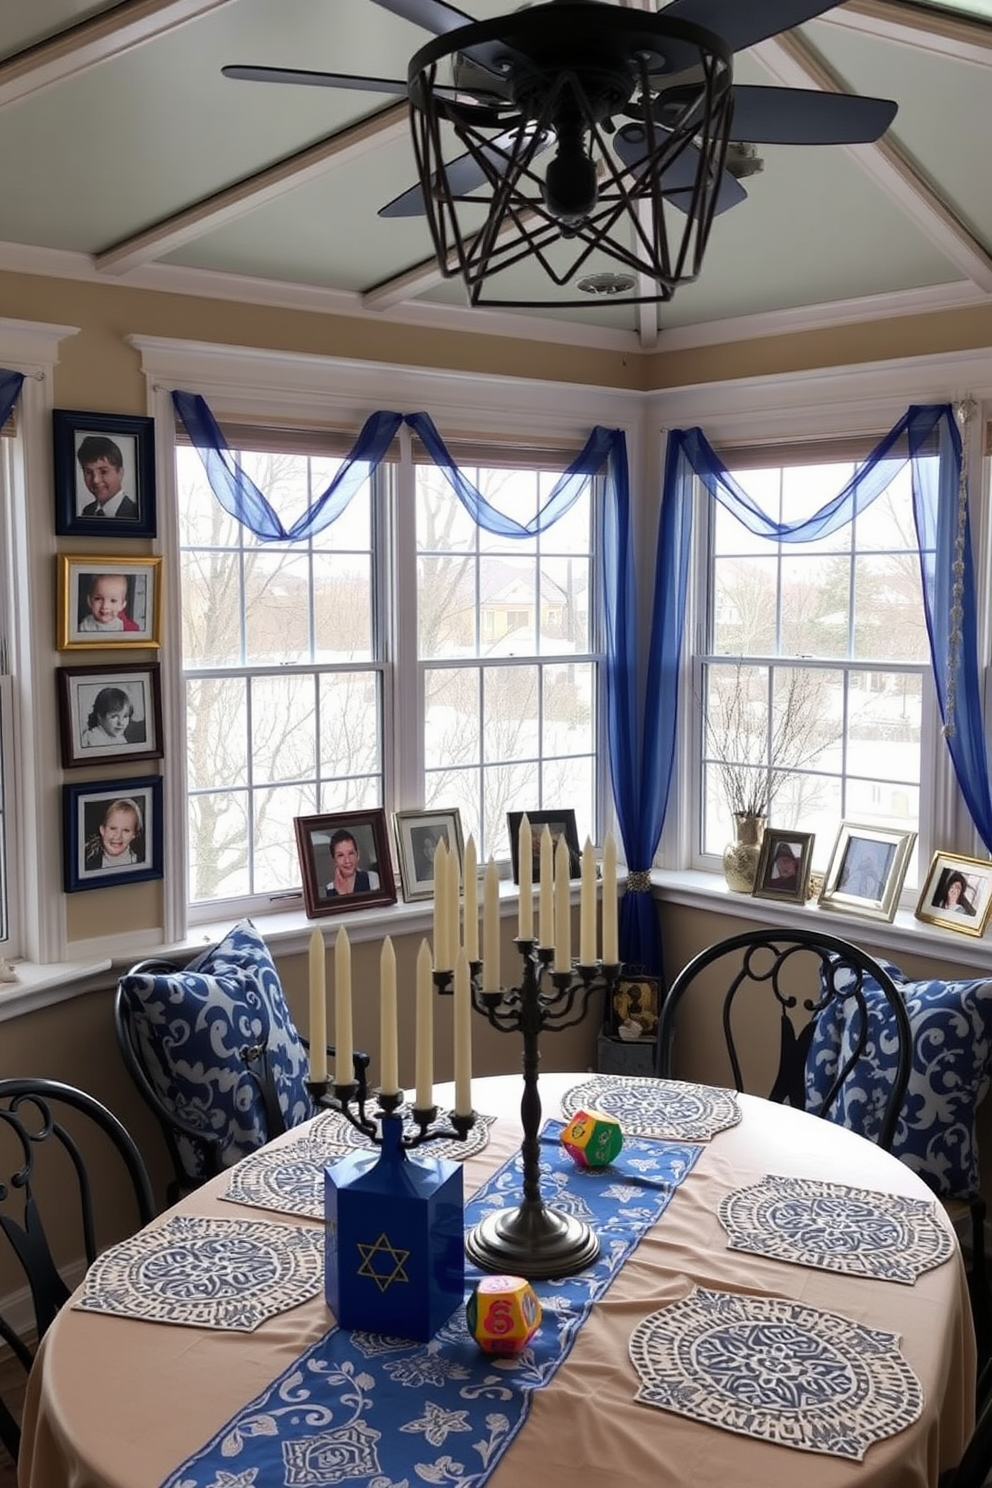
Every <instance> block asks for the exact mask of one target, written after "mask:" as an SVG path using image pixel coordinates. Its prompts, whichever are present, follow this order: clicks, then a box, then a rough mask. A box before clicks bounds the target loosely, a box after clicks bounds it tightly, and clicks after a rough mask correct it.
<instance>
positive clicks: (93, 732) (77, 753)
mask: <svg viewBox="0 0 992 1488" xmlns="http://www.w3.org/2000/svg"><path fill="white" fill-rule="evenodd" d="M56 684H57V687H58V702H59V737H60V740H61V746H62V768H63V769H64V770H72V769H75V768H77V767H78V766H80V765H92V764H97V763H111V762H114V761H117V760H122V759H128V760H147V759H161V758H162V756H163V754H164V748H163V742H162V682H161V676H160V668H159V665H158V663H157V662H156V663H154V664H153V665H151V666H128V665H127V663H121V664H119V665H115V666H96V667H87V666H78V667H59V668H58V670H57V672H56Z"/></svg>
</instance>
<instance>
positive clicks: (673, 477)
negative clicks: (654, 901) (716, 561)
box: [622, 404, 992, 921]
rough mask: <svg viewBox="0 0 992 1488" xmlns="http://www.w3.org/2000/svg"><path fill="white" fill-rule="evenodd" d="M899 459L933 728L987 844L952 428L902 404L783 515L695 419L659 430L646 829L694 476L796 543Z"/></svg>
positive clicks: (754, 527)
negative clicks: (768, 505)
mask: <svg viewBox="0 0 992 1488" xmlns="http://www.w3.org/2000/svg"><path fill="white" fill-rule="evenodd" d="M907 460H909V461H910V462H911V476H912V490H913V511H914V518H915V523H916V532H917V540H918V543H919V549H920V571H921V576H922V583H923V600H924V607H925V610H926V622H927V630H928V633H929V639H930V655H931V664H932V666H933V675H934V682H935V685H936V690H937V697H938V701H939V705H940V713H941V718H942V720H943V725H944V728H943V733H944V737H945V739H946V741H947V746H948V749H949V751H950V755H951V759H952V761H953V765H954V771H955V774H956V776H957V779H958V783H959V785H960V787H961V792H962V795H963V797H964V799H965V802H966V803H967V806H968V810H969V811H970V813H971V816H972V820H973V821H974V823H975V827H976V829H977V830H978V833H979V835H980V836H981V838H982V841H983V842H984V843H985V846H986V847H987V848H988V849H989V851H990V852H992V796H990V787H989V775H988V763H987V760H986V752H985V735H984V729H983V720H982V706H981V701H982V699H981V688H980V684H979V669H978V644H977V635H976V606H975V573H974V564H973V562H972V555H971V533H970V526H969V516H968V499H967V490H966V488H965V483H964V480H963V475H962V451H961V438H960V434H959V432H958V429H957V425H956V423H955V420H954V413H953V410H952V408H951V407H950V405H949V404H938V405H932V406H925V407H924V406H920V407H912V408H910V409H909V410H908V412H907V413H906V414H905V416H904V417H903V418H902V419H900V420H899V422H898V423H897V424H896V425H895V427H894V428H893V429H891V430H890V431H889V433H888V434H887V435H886V436H885V437H884V438H883V439H882V440H881V441H880V442H879V444H878V445H877V446H876V448H875V449H874V451H873V452H872V454H871V455H870V456H869V458H868V459H867V460H866V461H865V463H864V464H863V465H862V466H860V467H859V468H858V470H857V471H855V473H854V475H853V476H852V477H851V479H850V480H849V481H848V482H847V484H846V485H845V486H844V488H843V490H841V491H840V492H839V493H838V494H837V495H836V496H835V497H833V498H832V500H830V501H828V502H827V503H826V504H825V505H824V506H823V507H821V508H820V510H819V511H818V512H815V513H814V514H813V516H811V517H809V518H807V519H806V520H805V521H802V522H797V523H794V524H791V525H790V524H788V523H779V522H775V521H773V520H772V518H770V517H768V516H766V515H765V513H764V512H762V511H761V510H760V508H759V507H758V506H757V504H756V503H755V502H754V501H752V499H751V498H750V497H749V496H748V495H747V493H746V492H745V491H744V490H743V489H742V488H741V487H740V486H739V485H738V484H737V482H736V481H735V480H734V478H733V477H732V476H731V475H730V473H729V472H728V471H727V469H726V467H725V466H724V465H723V463H722V462H721V461H720V459H719V458H718V457H717V455H716V454H715V453H714V451H713V450H712V448H711V447H710V445H709V444H708V443H707V441H706V438H705V436H704V435H703V434H702V432H701V431H700V430H699V429H677V430H674V431H673V432H672V433H671V434H670V435H669V440H668V451H667V456H666V464H665V483H664V495H663V503H662V513H661V527H660V532H659V538H658V555H657V565H656V583H655V595H654V612H653V619H652V632H651V648H650V655H649V663H648V677H649V681H648V688H647V698H646V710H645V713H646V716H645V724H644V733H645V738H651V739H653V741H654V744H653V747H652V749H650V750H645V754H644V768H643V781H642V792H641V798H642V800H643V802H644V818H645V832H646V831H647V820H648V818H649V817H650V816H651V814H652V813H654V812H657V813H658V816H659V819H660V820H659V835H660V831H661V825H662V824H663V823H664V816H665V810H666V807H667V802H668V795H669V790H670V786H671V780H672V772H673V766H674V760H675V740H676V732H677V705H678V696H679V687H678V683H679V656H680V653H681V649H682V637H683V624H684V616H685V604H686V595H687V576H688V558H689V547H690V542H691V536H692V506H693V483H694V479H695V478H698V479H699V480H700V481H702V482H703V484H704V485H705V487H706V489H707V490H708V491H709V493H710V495H711V496H712V497H713V499H714V500H716V501H719V502H720V504H721V505H722V506H723V507H724V508H725V509H726V510H727V511H728V512H730V513H731V514H732V515H733V516H734V517H736V518H737V520H738V521H740V522H742V523H743V524H744V526H745V527H746V528H747V529H748V531H749V532H752V533H755V534H756V535H758V536H762V537H767V538H769V539H771V540H773V541H781V542H788V543H803V542H812V541H813V540H814V539H816V538H818V537H824V536H826V535H828V534H829V533H831V532H835V531H836V530H837V529H838V528H839V527H842V526H844V525H845V524H846V523H848V522H850V521H851V519H852V518H853V516H854V515H855V513H857V512H859V511H863V510H864V509H865V507H867V506H868V505H870V503H871V502H872V501H874V500H875V499H876V498H877V497H878V496H879V495H881V493H882V491H884V490H885V488H886V486H887V485H888V484H889V483H890V481H891V480H892V479H893V478H894V476H895V475H896V474H897V473H898V471H899V470H900V469H902V467H903V466H904V464H905V462H906V461H907ZM656 841H657V839H656ZM645 845H646V844H645ZM630 897H631V896H628V901H629V900H630ZM628 901H625V902H624V905H623V910H622V916H623V919H624V921H626V919H627V918H628V917H629V918H631V919H632V918H633V917H634V916H636V917H637V918H638V920H639V919H640V918H641V917H642V911H641V909H640V906H639V905H637V904H636V902H635V903H631V902H628Z"/></svg>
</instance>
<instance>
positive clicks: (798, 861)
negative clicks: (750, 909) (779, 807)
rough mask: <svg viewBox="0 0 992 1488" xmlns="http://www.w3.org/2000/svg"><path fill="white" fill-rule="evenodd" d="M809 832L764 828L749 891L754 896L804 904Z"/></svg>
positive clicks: (809, 857)
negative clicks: (752, 884)
mask: <svg viewBox="0 0 992 1488" xmlns="http://www.w3.org/2000/svg"><path fill="white" fill-rule="evenodd" d="M813 840H814V836H813V833H812V832H796V831H786V830H785V828H784V827H766V828H765V834H764V836H763V837H762V839H761V851H760V853H759V854H758V866H757V869H756V870H755V875H754V888H753V889H752V890H751V893H752V895H753V897H754V898H756V899H778V900H780V901H784V902H785V903H791V904H805V902H806V898H807V895H808V893H809V870H810V863H811V862H812V859H813Z"/></svg>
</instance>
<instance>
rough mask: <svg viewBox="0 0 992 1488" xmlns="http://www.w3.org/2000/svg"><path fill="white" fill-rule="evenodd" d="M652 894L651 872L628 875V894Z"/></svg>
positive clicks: (646, 870) (644, 871) (645, 871)
mask: <svg viewBox="0 0 992 1488" xmlns="http://www.w3.org/2000/svg"><path fill="white" fill-rule="evenodd" d="M650 892H651V870H650V869H644V870H638V871H636V872H633V873H631V872H629V871H628V873H627V893H628V894H650Z"/></svg>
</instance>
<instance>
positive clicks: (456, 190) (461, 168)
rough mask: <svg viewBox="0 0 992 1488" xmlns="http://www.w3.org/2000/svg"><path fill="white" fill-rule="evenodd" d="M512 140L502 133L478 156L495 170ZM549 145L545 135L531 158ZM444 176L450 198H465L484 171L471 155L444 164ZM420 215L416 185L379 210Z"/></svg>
mask: <svg viewBox="0 0 992 1488" xmlns="http://www.w3.org/2000/svg"><path fill="white" fill-rule="evenodd" d="M515 138H516V130H508V131H507V133H506V134H498V135H496V137H495V138H494V139H492V140H490V141H489V144H488V145H485V146H483V149H482V154H483V155H484V156H485V157H486V159H487V160H488V161H489V163H490V165H492V166H495V168H496V170H497V171H500V170H501V168H502V167H503V166H504V165H505V163H506V151H507V150H508V149H509V148H510V147H511V145H512V144H513V141H514V139H515ZM551 142H552V136H551V134H550V133H549V134H548V137H547V139H546V140H545V141H544V142H543V144H541V145H538V147H537V149H536V150H535V151H534V154H535V155H538V154H540V152H541V151H542V150H546V149H547V148H548V146H549V145H550V144H551ZM445 169H446V171H447V175H448V186H449V188H450V190H451V193H452V195H453V196H467V195H468V194H469V192H470V191H474V190H475V188H476V187H477V186H482V185H484V184H485V182H486V180H487V176H486V173H485V171H484V170H483V169H482V166H481V165H480V164H479V162H478V161H477V160H476V158H475V156H474V155H469V154H465V155H459V156H457V157H456V158H455V159H454V160H451V161H449V162H448V165H447V166H446V167H445ZM423 215H424V193H423V190H422V189H421V187H420V184H419V182H418V184H417V185H416V186H411V187H410V189H409V191H404V192H403V195H402V196H394V197H393V200H392V201H391V202H387V203H386V205H385V206H384V207H380V208H379V212H378V216H380V217H422V216H423Z"/></svg>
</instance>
